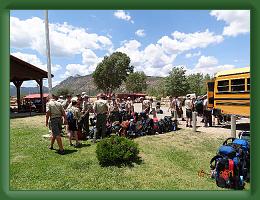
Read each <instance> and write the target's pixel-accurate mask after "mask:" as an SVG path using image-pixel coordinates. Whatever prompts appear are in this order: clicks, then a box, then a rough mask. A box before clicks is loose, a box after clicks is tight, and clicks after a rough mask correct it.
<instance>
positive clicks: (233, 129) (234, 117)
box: [231, 115, 236, 138]
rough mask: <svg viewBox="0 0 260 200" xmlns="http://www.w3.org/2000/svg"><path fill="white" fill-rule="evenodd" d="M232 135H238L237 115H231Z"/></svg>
mask: <svg viewBox="0 0 260 200" xmlns="http://www.w3.org/2000/svg"><path fill="white" fill-rule="evenodd" d="M231 137H234V138H235V137H236V116H235V115H231Z"/></svg>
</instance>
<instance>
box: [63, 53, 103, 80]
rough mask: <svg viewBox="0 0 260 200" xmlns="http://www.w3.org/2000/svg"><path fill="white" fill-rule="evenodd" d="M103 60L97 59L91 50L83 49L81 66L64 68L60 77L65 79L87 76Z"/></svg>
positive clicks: (71, 65) (75, 65)
mask: <svg viewBox="0 0 260 200" xmlns="http://www.w3.org/2000/svg"><path fill="white" fill-rule="evenodd" d="M102 59H103V58H99V57H98V56H97V55H96V54H95V53H94V52H93V51H92V50H90V49H85V50H83V52H82V64H68V65H67V66H66V71H65V73H64V74H63V75H62V78H67V77H69V76H75V75H80V76H84V75H88V74H91V73H92V72H93V71H95V69H96V67H97V65H98V63H100V62H101V61H102Z"/></svg>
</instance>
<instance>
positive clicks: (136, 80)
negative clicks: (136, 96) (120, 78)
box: [126, 72, 147, 92]
mask: <svg viewBox="0 0 260 200" xmlns="http://www.w3.org/2000/svg"><path fill="white" fill-rule="evenodd" d="M146 80H147V77H146V75H145V73H144V72H134V73H131V74H129V76H128V77H127V79H126V89H127V91H129V92H142V91H145V90H146V89H147V83H146Z"/></svg>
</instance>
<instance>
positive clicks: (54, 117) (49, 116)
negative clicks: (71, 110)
mask: <svg viewBox="0 0 260 200" xmlns="http://www.w3.org/2000/svg"><path fill="white" fill-rule="evenodd" d="M56 99H57V98H56V96H55V95H54V94H52V95H51V97H50V100H49V102H48V103H47V104H46V126H47V127H49V128H50V129H51V133H52V136H51V145H50V147H49V149H51V150H53V149H54V148H53V145H54V142H55V140H57V143H58V146H59V150H58V153H59V154H62V155H63V154H64V153H65V152H64V148H63V145H62V140H61V131H62V118H63V119H64V124H67V116H66V114H65V111H64V109H63V107H62V105H61V103H59V102H58V101H56ZM49 120H50V124H49Z"/></svg>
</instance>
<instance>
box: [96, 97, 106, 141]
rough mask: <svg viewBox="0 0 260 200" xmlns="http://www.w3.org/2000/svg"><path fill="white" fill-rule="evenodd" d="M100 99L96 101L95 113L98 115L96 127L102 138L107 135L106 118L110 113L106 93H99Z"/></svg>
mask: <svg viewBox="0 0 260 200" xmlns="http://www.w3.org/2000/svg"><path fill="white" fill-rule="evenodd" d="M97 99H98V100H97V101H95V103H94V113H95V115H96V117H97V122H96V128H97V132H98V135H99V136H101V138H104V137H105V134H106V120H107V114H108V105H107V101H106V100H105V95H103V94H101V95H98V98H97Z"/></svg>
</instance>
